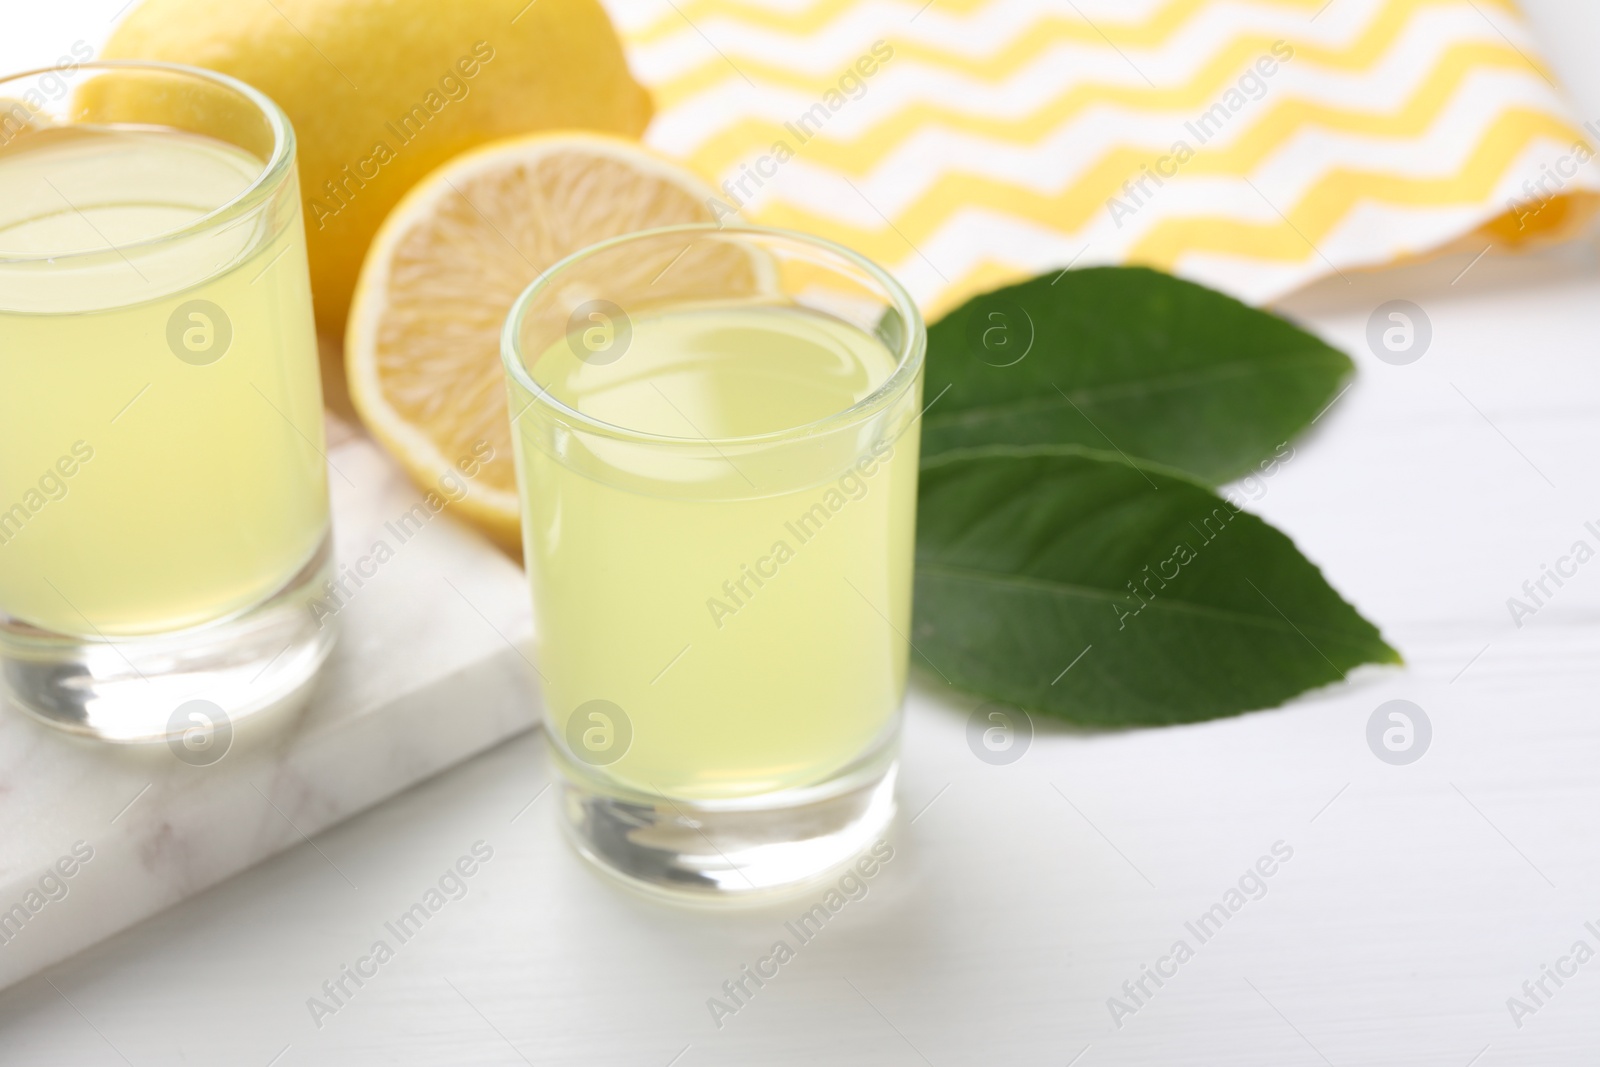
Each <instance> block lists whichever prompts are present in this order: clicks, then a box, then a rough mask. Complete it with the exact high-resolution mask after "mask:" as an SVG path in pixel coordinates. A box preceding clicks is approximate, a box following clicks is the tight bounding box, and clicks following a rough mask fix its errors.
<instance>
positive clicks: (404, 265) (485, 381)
mask: <svg viewBox="0 0 1600 1067" xmlns="http://www.w3.org/2000/svg"><path fill="white" fill-rule="evenodd" d="M715 196H716V193H715V192H714V191H713V190H712V189H711V187H710V186H709V185H707V184H706V183H705V182H704V181H702V180H701V179H700V178H698V177H697V176H695V175H694V174H693V173H691V172H689V171H687V170H684V169H683V168H682V167H681V166H679V165H678V164H676V163H673V162H671V161H670V160H666V159H663V158H661V157H660V156H657V155H656V154H655V153H653V152H651V151H650V150H648V149H646V148H644V147H642V146H641V145H639V144H638V143H637V142H634V141H629V140H626V139H624V138H620V137H611V136H607V135H604V134H592V133H553V134H537V135H533V136H528V137H517V138H512V139H509V140H504V141H497V142H495V143H493V144H489V145H485V146H484V147H482V148H478V149H476V150H474V151H471V152H468V153H466V154H465V155H461V156H458V157H456V158H455V159H453V160H451V161H450V162H449V163H447V164H445V165H444V166H443V167H440V168H439V169H438V170H435V171H434V172H432V173H431V174H429V175H428V176H427V177H426V178H424V179H423V180H422V181H421V182H420V183H419V184H418V185H417V186H416V187H414V188H413V189H412V190H411V191H410V192H409V193H407V194H406V196H405V198H404V199H402V200H401V201H400V203H399V204H397V205H396V206H395V209H394V211H393V212H392V213H391V214H390V215H389V217H388V218H387V219H385V220H384V223H383V226H382V227H381V228H380V229H379V230H378V235H377V237H376V238H375V239H374V241H373V243H372V247H371V249H370V250H369V251H368V253H367V257H366V261H365V262H364V263H363V264H362V267H361V276H360V279H359V281H358V282H357V284H356V293H355V301H354V304H353V305H352V309H351V314H350V322H349V325H348V327H347V329H346V332H345V366H346V372H347V374H348V376H349V383H350V397H351V400H352V402H353V403H354V405H355V408H356V410H357V411H358V412H359V413H360V415H361V418H362V420H363V421H364V422H365V423H366V425H367V429H368V430H370V431H371V433H372V435H373V436H374V437H376V438H377V439H378V440H379V441H380V442H381V443H382V444H383V445H384V447H385V448H387V449H388V450H389V451H390V452H391V453H392V454H393V455H394V456H395V458H396V459H398V460H399V461H400V463H401V465H402V466H404V467H405V469H406V470H407V471H408V472H409V473H410V474H411V476H412V478H414V479H415V480H416V481H417V483H418V484H419V485H420V486H421V487H422V488H424V489H433V490H436V491H437V490H438V489H439V487H440V485H441V483H443V484H444V485H445V486H446V487H449V488H452V489H453V488H454V483H453V482H452V481H449V480H448V479H452V478H454V479H462V478H463V472H465V471H468V470H470V469H472V468H474V467H476V468H477V469H476V471H475V473H473V474H472V475H471V477H470V478H469V479H465V480H466V481H467V482H468V491H467V493H466V495H465V496H464V497H461V498H460V499H459V500H458V501H457V502H456V503H455V504H454V505H453V506H454V508H456V509H458V511H459V513H460V514H461V515H462V516H463V517H465V518H467V519H468V520H470V521H472V522H474V523H476V524H477V525H479V526H480V527H482V528H483V529H484V530H485V532H487V533H488V534H489V535H490V536H491V537H492V538H493V539H494V540H495V541H496V542H498V543H499V544H501V545H502V546H504V547H506V548H508V549H514V548H515V546H516V545H517V541H518V512H517V485H516V473H515V470H514V468H513V462H512V453H511V428H510V423H509V417H508V415H507V411H506V389H505V376H504V371H503V370H502V367H501V362H500V331H501V327H502V326H503V324H504V323H505V319H506V313H507V312H508V311H509V310H510V308H511V305H512V303H513V302H514V301H515V300H516V298H517V296H518V295H519V294H520V293H521V292H522V290H523V289H525V288H526V287H527V286H528V284H529V283H530V282H532V281H533V280H534V279H535V278H536V277H537V276H538V275H539V274H540V273H541V272H542V271H544V270H545V269H547V268H548V267H550V266H552V265H553V264H555V263H556V262H557V261H558V260H560V259H562V258H563V257H565V256H567V255H569V254H570V253H572V252H576V251H578V250H579V249H582V248H585V247H587V246H589V245H591V244H594V243H596V242H598V241H602V240H605V239H606V238H608V237H615V236H619V235H621V234H625V233H632V232H634V231H637V230H645V229H651V228H654V227H657V226H670V225H674V224H678V223H688V222H710V221H714V216H713V214H712V208H711V205H712V203H713V200H714V198H715ZM744 269H747V270H749V271H750V272H751V275H752V276H751V278H750V279H748V280H746V281H745V283H744V284H745V285H747V286H748V287H749V288H750V289H752V290H753V289H758V288H760V287H761V285H762V284H764V283H763V282H762V281H761V280H760V279H758V278H756V277H755V275H757V274H759V273H761V272H760V270H759V268H757V267H756V266H755V265H753V264H746V266H745V268H744ZM732 281H733V282H734V283H735V284H739V280H738V279H733V280H732ZM486 453H487V454H488V455H489V456H490V458H489V459H488V460H487V461H486V462H483V461H482V457H483V456H484V455H485V454H486ZM450 495H451V496H455V495H456V494H455V493H454V492H452V493H451V494H450Z"/></svg>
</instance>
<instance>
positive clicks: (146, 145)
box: [0, 62, 335, 745]
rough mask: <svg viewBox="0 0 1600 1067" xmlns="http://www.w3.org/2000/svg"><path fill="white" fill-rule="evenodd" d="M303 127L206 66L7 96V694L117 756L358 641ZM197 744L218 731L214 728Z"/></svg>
mask: <svg viewBox="0 0 1600 1067" xmlns="http://www.w3.org/2000/svg"><path fill="white" fill-rule="evenodd" d="M323 448H324V445H323V422H322V397H321V384H320V376H319V371H318V363H317V347H316V334H315V328H314V327H313V325H312V317H311V293H310V284H309V277H308V273H307V265H306V253H305V233H304V228H303V226H302V223H301V211H300V194H299V189H298V183H297V180H296V175H295V141H294V133H293V130H292V129H291V128H290V125H289V120H288V118H287V117H286V116H285V115H284V114H283V112H282V111H281V110H280V109H279V108H278V107H277V105H275V104H274V103H272V101H270V100H269V99H267V98H266V97H265V96H263V95H262V94H261V93H259V92H257V91H256V90H254V89H252V88H250V87H249V86H247V85H244V84H242V83H240V82H238V81H235V80H234V79H232V78H228V77H225V76H223V75H220V74H214V73H211V72H209V71H202V70H197V69H192V68H188V67H182V66H175V65H170V64H158V63H110V62H107V63H84V64H81V65H72V64H70V63H68V64H63V65H61V66H59V67H57V68H54V69H50V70H41V71H33V72H29V73H25V74H18V75H15V76H12V77H9V78H4V79H0V678H3V681H4V687H5V689H6V690H7V691H8V693H9V696H10V699H11V701H12V702H13V703H14V704H16V705H17V706H20V707H21V708H23V709H25V710H27V711H30V712H32V713H33V714H35V715H37V716H38V717H40V718H42V719H44V720H45V721H46V722H49V723H51V724H53V725H55V726H59V727H63V728H65V729H68V730H72V731H75V732H77V733H80V734H86V735H90V736H94V737H98V738H103V739H106V740H111V741H147V740H157V739H162V738H169V739H170V738H175V737H183V738H190V739H195V740H196V741H197V743H198V744H201V745H204V744H208V743H210V741H209V732H210V731H214V730H217V729H222V728H231V726H232V724H233V723H235V722H236V721H237V720H238V719H239V718H240V717H241V716H244V715H248V714H250V713H252V712H255V711H258V710H261V709H263V708H266V707H270V706H274V705H280V704H282V703H284V702H286V701H288V700H289V699H291V698H292V697H294V696H296V695H297V694H299V693H300V692H302V691H303V690H304V689H305V687H306V686H307V685H308V683H309V681H310V679H311V678H312V676H313V675H314V673H315V672H316V670H317V668H318V666H319V665H320V664H321V663H322V661H323V660H324V658H325V657H326V656H327V654H328V651H329V649H330V648H331V647H332V644H333V641H334V635H335V630H334V628H333V627H332V625H330V623H331V620H329V619H326V618H319V617H318V616H317V613H315V612H314V611H313V610H312V608H311V604H312V600H313V598H314V596H315V594H316V591H317V589H318V588H319V587H320V585H321V583H322V582H323V581H324V580H325V578H326V576H327V573H326V572H327V571H328V566H329V555H330V553H329V537H328V533H329V522H328V489H327V475H326V471H325V459H324V456H323ZM196 731H199V734H198V735H197V734H196Z"/></svg>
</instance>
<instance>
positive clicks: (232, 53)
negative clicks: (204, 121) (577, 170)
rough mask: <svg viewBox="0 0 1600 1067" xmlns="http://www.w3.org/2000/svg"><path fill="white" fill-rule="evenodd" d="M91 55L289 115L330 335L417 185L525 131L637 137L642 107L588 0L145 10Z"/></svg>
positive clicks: (152, 4) (324, 1) (233, 3)
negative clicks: (223, 87) (378, 238)
mask: <svg viewBox="0 0 1600 1067" xmlns="http://www.w3.org/2000/svg"><path fill="white" fill-rule="evenodd" d="M104 54H105V57H106V58H107V59H155V60H165V61H167V62H171V63H186V64H189V65H191V66H198V67H206V68H209V69H211V70H216V71H221V72H222V73H224V74H231V75H232V76H234V77H235V78H238V79H240V80H241V81H244V82H247V83H249V84H250V85H253V86H255V87H256V88H257V89H260V90H261V91H262V92H264V93H266V94H267V95H268V96H270V97H271V98H272V99H273V100H274V101H276V102H277V103H278V105H279V106H280V107H282V108H283V110H284V111H285V112H287V113H288V115H289V119H290V121H292V122H293V123H294V128H295V134H296V136H297V138H298V142H299V159H300V192H301V197H302V199H303V201H304V206H305V221H306V237H307V246H308V251H309V255H310V259H311V287H312V292H313V295H314V297H315V300H316V313H317V323H318V326H319V327H320V328H321V329H322V330H323V331H325V332H327V333H329V334H332V335H334V336H342V334H343V330H344V322H345V316H346V314H347V313H348V311H349V309H350V296H351V293H352V292H353V291H354V289H355V284H356V275H357V274H358V273H359V272H360V269H361V260H362V257H363V256H364V255H365V254H366V251H367V246H368V245H369V244H370V243H371V241H372V237H373V234H374V233H376V232H377V229H378V226H379V224H380V223H382V222H383V219H384V216H386V215H387V214H388V213H389V209H390V208H392V207H394V205H395V204H396V203H397V202H398V201H399V200H400V198H401V196H403V195H404V194H405V192H406V191H407V190H408V189H410V188H411V186H413V185H414V184H416V182H417V180H418V179H420V178H421V177H422V176H423V175H424V174H427V173H428V172H429V171H431V170H433V169H434V168H435V167H437V166H439V165H440V164H441V163H443V162H445V160H447V159H449V158H451V157H452V156H455V155H457V154H459V153H460V152H463V151H465V150H466V149H468V148H472V147H475V146H476V145H479V144H482V143H484V142H487V141H492V140H495V139H497V138H501V137H506V136H509V135H512V134H518V133H525V132H529V131H534V130H545V129H573V128H581V129H594V130H604V131H609V132H613V133H620V134H624V135H626V136H638V134H639V133H640V132H642V131H643V129H644V127H645V125H646V124H647V123H648V122H649V120H650V115H651V110H652V108H651V103H650V97H649V94H648V93H647V92H646V91H645V90H644V88H643V87H641V86H640V85H639V84H638V83H637V82H636V81H634V79H633V77H632V75H631V74H630V73H629V72H628V67H627V63H626V61H625V60H624V58H623V54H622V46H621V44H620V42H619V41H618V40H617V36H616V33H615V31H614V30H613V29H612V27H611V23H610V21H609V20H608V19H607V18H606V14H605V12H604V10H602V9H601V7H600V5H599V3H598V2H597V0H533V2H531V3H530V2H529V0H144V2H143V3H142V4H141V5H140V6H139V7H138V8H136V9H135V10H134V11H133V12H132V13H131V14H129V15H128V17H127V18H126V19H125V20H124V21H123V22H122V23H121V25H119V26H118V27H117V28H116V30H115V31H114V32H113V34H112V36H111V40H110V42H109V43H108V44H107V45H106V48H105V53H104Z"/></svg>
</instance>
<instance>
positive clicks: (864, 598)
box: [512, 307, 917, 799]
mask: <svg viewBox="0 0 1600 1067" xmlns="http://www.w3.org/2000/svg"><path fill="white" fill-rule="evenodd" d="M632 326H633V335H632V340H631V344H630V346H629V347H628V349H627V351H626V353H625V354H624V355H623V356H622V357H621V358H620V359H619V360H617V361H616V362H615V363H614V364H611V365H609V366H599V367H597V366H593V365H590V364H586V363H584V362H582V361H580V360H578V359H577V358H576V357H575V356H574V354H573V352H572V351H571V349H570V348H569V346H568V345H567V343H565V342H562V343H560V344H557V345H555V346H553V347H552V348H551V349H550V350H548V351H546V352H545V353H543V354H542V355H541V356H540V358H539V360H538V361H537V364H536V366H535V367H534V368H533V372H534V376H535V380H536V381H538V382H539V383H540V384H542V385H545V386H547V387H548V388H549V389H550V392H551V393H552V394H553V395H554V396H556V397H558V398H560V399H561V400H563V401H564V402H565V403H567V404H568V405H569V406H572V407H575V408H576V409H577V410H579V411H580V412H582V413H583V414H585V415H588V416H591V417H593V418H595V419H598V420H601V421H603V422H606V423H609V424H611V425H614V426H621V427H626V428H628V429H631V430H635V431H642V432H646V433H653V434H659V435H662V436H665V437H671V438H676V439H679V440H680V441H681V442H685V443H687V447H689V448H691V449H697V450H698V451H699V452H700V453H701V458H699V459H696V460H688V459H684V458H683V457H681V456H679V455H675V454H673V451H672V449H671V448H661V449H659V450H656V449H652V448H651V447H650V446H643V445H638V444H634V443H623V442H616V441H606V440H604V439H598V438H597V439H591V440H588V441H587V443H585V442H583V441H568V442H567V444H566V445H565V446H564V447H565V449H566V452H565V454H566V456H567V461H565V462H564V461H558V460H557V459H555V458H553V457H552V455H551V454H550V453H549V452H548V451H546V448H545V447H544V445H543V444H541V441H542V440H543V439H542V438H541V436H540V433H539V432H538V431H537V430H536V429H535V426H536V423H537V419H536V416H535V414H533V413H529V414H527V415H525V416H523V417H522V418H521V419H519V420H518V428H519V432H518V434H517V439H518V440H517V444H518V450H519V455H518V460H519V464H520V469H521V476H522V480H523V493H524V498H525V500H526V501H527V510H528V511H529V513H530V518H531V521H529V522H527V523H526V525H525V529H524V542H525V547H526V552H527V559H528V563H529V570H530V575H531V578H532V582H533V592H534V603H535V608H536V612H537V616H538V624H539V634H540V642H541V655H540V660H539V664H540V670H541V672H542V674H543V678H544V694H545V702H546V714H547V717H548V721H549V723H550V726H551V734H552V737H553V739H554V741H555V743H556V744H558V745H563V746H564V745H566V740H565V739H566V736H567V725H568V718H569V716H571V715H572V714H573V713H574V711H575V710H576V709H577V708H579V707H580V705H583V704H585V703H586V702H588V701H591V700H596V699H600V700H606V701H610V702H612V703H613V704H615V705H616V706H618V707H619V708H621V709H622V710H623V712H624V713H625V714H626V716H627V717H628V720H629V723H630V725H631V729H632V734H633V737H632V742H631V745H630V746H629V748H628V750H627V752H626V754H625V755H624V756H623V757H622V758H621V759H619V760H617V761H616V762H614V763H609V764H608V765H605V766H603V767H598V768H595V769H593V770H592V771H591V770H590V769H588V768H587V767H585V764H588V763H590V762H592V761H591V760H590V759H585V758H584V757H583V754H582V753H579V754H578V757H577V759H576V760H575V762H574V764H573V765H574V766H575V767H576V768H577V769H578V770H579V772H580V773H585V774H589V773H592V774H594V775H596V776H598V777H600V778H601V779H607V778H609V779H610V780H612V781H615V782H617V783H619V784H621V785H624V786H626V787H629V788H631V789H635V790H639V791H641V792H646V793H650V794H665V795H667V796H671V797H682V798H687V799H723V798H735V797H748V796H752V795H756V794H760V793H765V792H770V791H774V790H779V789H786V788H793V787H805V786H810V785H815V784H818V783H822V782H825V781H826V780H827V779H828V778H829V777H830V776H833V775H836V774H837V773H838V772H840V771H841V770H843V769H845V768H847V767H848V766H849V765H850V764H851V763H852V762H854V761H857V760H859V759H861V758H862V757H863V755H864V754H866V753H869V752H871V751H873V750H874V748H875V746H877V745H879V744H881V743H882V742H884V740H885V739H886V738H887V737H889V736H890V735H891V734H892V727H893V724H894V722H895V717H896V715H897V714H898V709H899V705H900V702H901V698H902V696H903V694H904V688H905V672H906V657H907V645H906V641H905V639H904V636H903V635H906V634H909V632H910V604H911V590H910V582H911V562H912V539H913V524H914V520H915V505H916V466H917V437H916V429H915V423H914V422H913V421H911V420H910V419H908V418H905V417H903V416H904V412H903V411H901V412H899V414H900V415H901V416H902V417H900V418H899V419H898V421H896V420H895V418H893V417H892V416H893V415H894V414H895V412H890V413H886V414H885V415H884V417H883V418H881V419H879V420H878V421H877V422H876V423H875V424H869V425H867V426H865V427H863V428H861V436H859V437H855V438H852V439H850V440H848V441H846V440H843V439H836V440H832V441H831V442H824V443H822V444H820V445H819V446H818V447H816V448H812V449H804V448H802V449H783V448H774V449H772V450H769V451H763V450H762V449H761V448H760V447H759V446H751V447H750V448H742V447H737V446H734V445H726V446H724V447H721V449H720V451H721V452H723V453H725V455H726V459H721V458H719V457H718V456H717V455H716V454H715V453H714V452H711V451H710V450H709V447H708V446H705V445H704V444H703V440H704V439H705V438H710V439H713V440H720V439H723V438H728V437H740V436H751V435H758V434H763V433H771V432H776V431H781V430H785V429H790V428H793V427H798V426H804V425H808V424H810V423H812V422H814V421H815V420H818V419H822V418H825V417H827V416H829V415H831V414H834V413H836V412H841V411H844V410H845V409H847V408H849V407H851V406H852V405H853V404H855V403H856V402H857V401H859V400H861V399H863V398H864V397H866V396H868V395H869V394H870V393H872V392H873V391H874V390H875V389H876V388H877V387H878V386H879V385H881V384H882V383H883V382H884V381H885V380H886V379H887V378H888V377H889V376H890V375H891V374H892V373H893V370H894V356H893V355H892V354H891V353H890V352H889V350H888V349H887V348H885V347H884V345H883V344H882V343H880V342H879V341H878V340H877V339H876V338H874V337H871V336H869V335H868V334H866V333H864V332H862V331H861V330H859V329H857V328H856V327H854V326H851V325H848V324H846V323H844V322H841V321H839V320H836V319H832V318H827V317H824V316H821V315H817V314H813V313H810V312H805V311H800V310H796V309H789V308H778V307H761V308H751V307H739V308H721V309H702V310H691V311H680V312H674V313H668V314H663V315H660V316H654V317H648V316H647V317H641V318H638V319H635V320H634V322H633V324H632ZM529 400H530V398H529V397H528V395H527V394H526V393H525V392H523V391H521V389H520V387H519V388H514V389H513V397H512V405H513V407H512V410H513V411H514V412H516V411H521V410H522V408H523V407H524V406H525V405H526V404H527V403H528V402H529ZM915 403H916V397H915V394H914V392H913V393H912V394H911V395H910V396H909V397H908V398H907V399H906V402H905V404H904V405H902V407H907V408H909V409H910V415H913V416H914V415H915ZM708 453H709V458H706V457H707V454H708ZM853 465H855V466H853ZM574 468H580V469H574ZM841 479H844V480H845V484H844V486H843V487H841V485H840V482H841ZM752 483H754V484H752ZM818 509H820V510H818ZM725 583H726V584H725ZM718 604H720V605H721V607H720V608H719V607H718V606H717V605H718Z"/></svg>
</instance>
